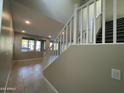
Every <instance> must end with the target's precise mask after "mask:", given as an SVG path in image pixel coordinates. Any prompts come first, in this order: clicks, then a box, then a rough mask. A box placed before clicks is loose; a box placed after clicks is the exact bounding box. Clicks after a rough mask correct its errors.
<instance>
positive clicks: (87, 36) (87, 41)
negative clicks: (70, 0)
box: [86, 5, 89, 44]
mask: <svg viewBox="0 0 124 93" xmlns="http://www.w3.org/2000/svg"><path fill="white" fill-rule="evenodd" d="M88 43H89V5H87V32H86V44H88Z"/></svg>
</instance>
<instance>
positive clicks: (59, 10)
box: [12, 0, 74, 38]
mask: <svg viewBox="0 0 124 93" xmlns="http://www.w3.org/2000/svg"><path fill="white" fill-rule="evenodd" d="M73 9H74V3H73V2H72V0H13V5H12V10H13V21H14V29H15V31H16V32H21V31H22V30H25V31H26V33H28V34H34V35H38V36H48V35H51V36H52V38H54V37H55V36H56V35H57V34H58V33H59V32H60V30H61V28H62V26H63V24H64V23H65V22H66V21H67V20H68V19H69V17H70V16H71V15H72V13H73ZM25 20H29V21H30V22H31V24H30V25H27V24H25Z"/></svg>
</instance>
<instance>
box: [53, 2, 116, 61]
mask: <svg viewBox="0 0 124 93" xmlns="http://www.w3.org/2000/svg"><path fill="white" fill-rule="evenodd" d="M98 1H99V0H89V1H88V2H86V3H85V4H84V5H82V6H77V7H75V10H74V13H73V15H72V16H71V17H70V18H69V20H68V21H67V22H66V23H65V25H64V27H63V28H62V30H61V31H60V33H59V34H58V35H57V37H56V38H55V40H54V44H57V45H54V44H53V46H52V47H53V48H52V49H53V50H52V51H53V53H52V54H53V55H54V56H55V59H56V58H57V57H58V56H59V55H60V54H61V53H63V52H64V51H65V50H66V49H67V48H69V47H70V46H71V45H73V44H78V45H79V44H96V40H95V39H96V34H97V31H96V30H97V29H96V20H97V19H98V18H99V17H100V16H101V21H102V24H101V23H100V24H101V25H102V33H104V34H102V43H101V44H104V43H105V12H106V11H105V1H106V0H101V1H102V3H101V8H102V9H101V10H102V11H101V13H100V15H98V16H97V13H96V11H97V8H96V7H97V4H96V3H97V2H98ZM113 1H114V2H113V11H114V10H116V8H117V6H115V5H116V4H117V3H116V2H117V1H116V0H113ZM93 3H95V4H94V16H92V17H91V16H90V15H89V13H90V8H89V7H90V5H91V4H93ZM84 8H87V10H86V11H85V12H86V13H87V16H86V15H83V14H82V13H84V11H83V10H84ZM80 12H81V15H80ZM116 13H117V12H116ZM113 15H114V18H113V21H114V24H113V26H115V27H117V21H116V19H117V18H116V14H115V13H113ZM83 16H85V17H86V19H83ZM80 18H81V20H80V21H81V22H80V21H79V19H80ZM91 18H92V20H91ZM84 24H85V25H84ZM91 25H92V27H91ZM84 26H85V27H84ZM115 27H114V29H113V32H114V36H116V35H115V33H116V29H117V28H115ZM80 29H81V31H80ZM90 30H92V31H90ZM115 38H116V39H117V37H114V39H113V42H114V43H117V42H116V41H114V40H116V39H115ZM82 39H83V40H82ZM54 47H56V48H54ZM55 49H56V50H55ZM52 61H53V60H52Z"/></svg>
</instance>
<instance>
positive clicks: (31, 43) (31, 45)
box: [28, 40, 34, 51]
mask: <svg viewBox="0 0 124 93" xmlns="http://www.w3.org/2000/svg"><path fill="white" fill-rule="evenodd" d="M28 46H29V51H34V40H29V42H28Z"/></svg>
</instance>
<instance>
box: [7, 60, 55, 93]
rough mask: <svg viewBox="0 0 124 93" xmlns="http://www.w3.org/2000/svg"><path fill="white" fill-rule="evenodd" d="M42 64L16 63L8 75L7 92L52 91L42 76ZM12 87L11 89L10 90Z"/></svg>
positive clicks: (38, 92) (42, 92)
mask: <svg viewBox="0 0 124 93" xmlns="http://www.w3.org/2000/svg"><path fill="white" fill-rule="evenodd" d="M42 71H43V66H42V63H41V62H40V60H39V63H38V62H36V63H35V61H34V64H33V63H32V64H29V65H24V64H16V65H15V66H14V67H13V69H12V73H11V75H10V79H9V81H8V86H7V88H10V90H8V91H7V93H54V92H53V91H52V89H50V87H49V85H48V83H47V81H46V80H45V77H44V76H43V73H42ZM11 88H12V90H11Z"/></svg>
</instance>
